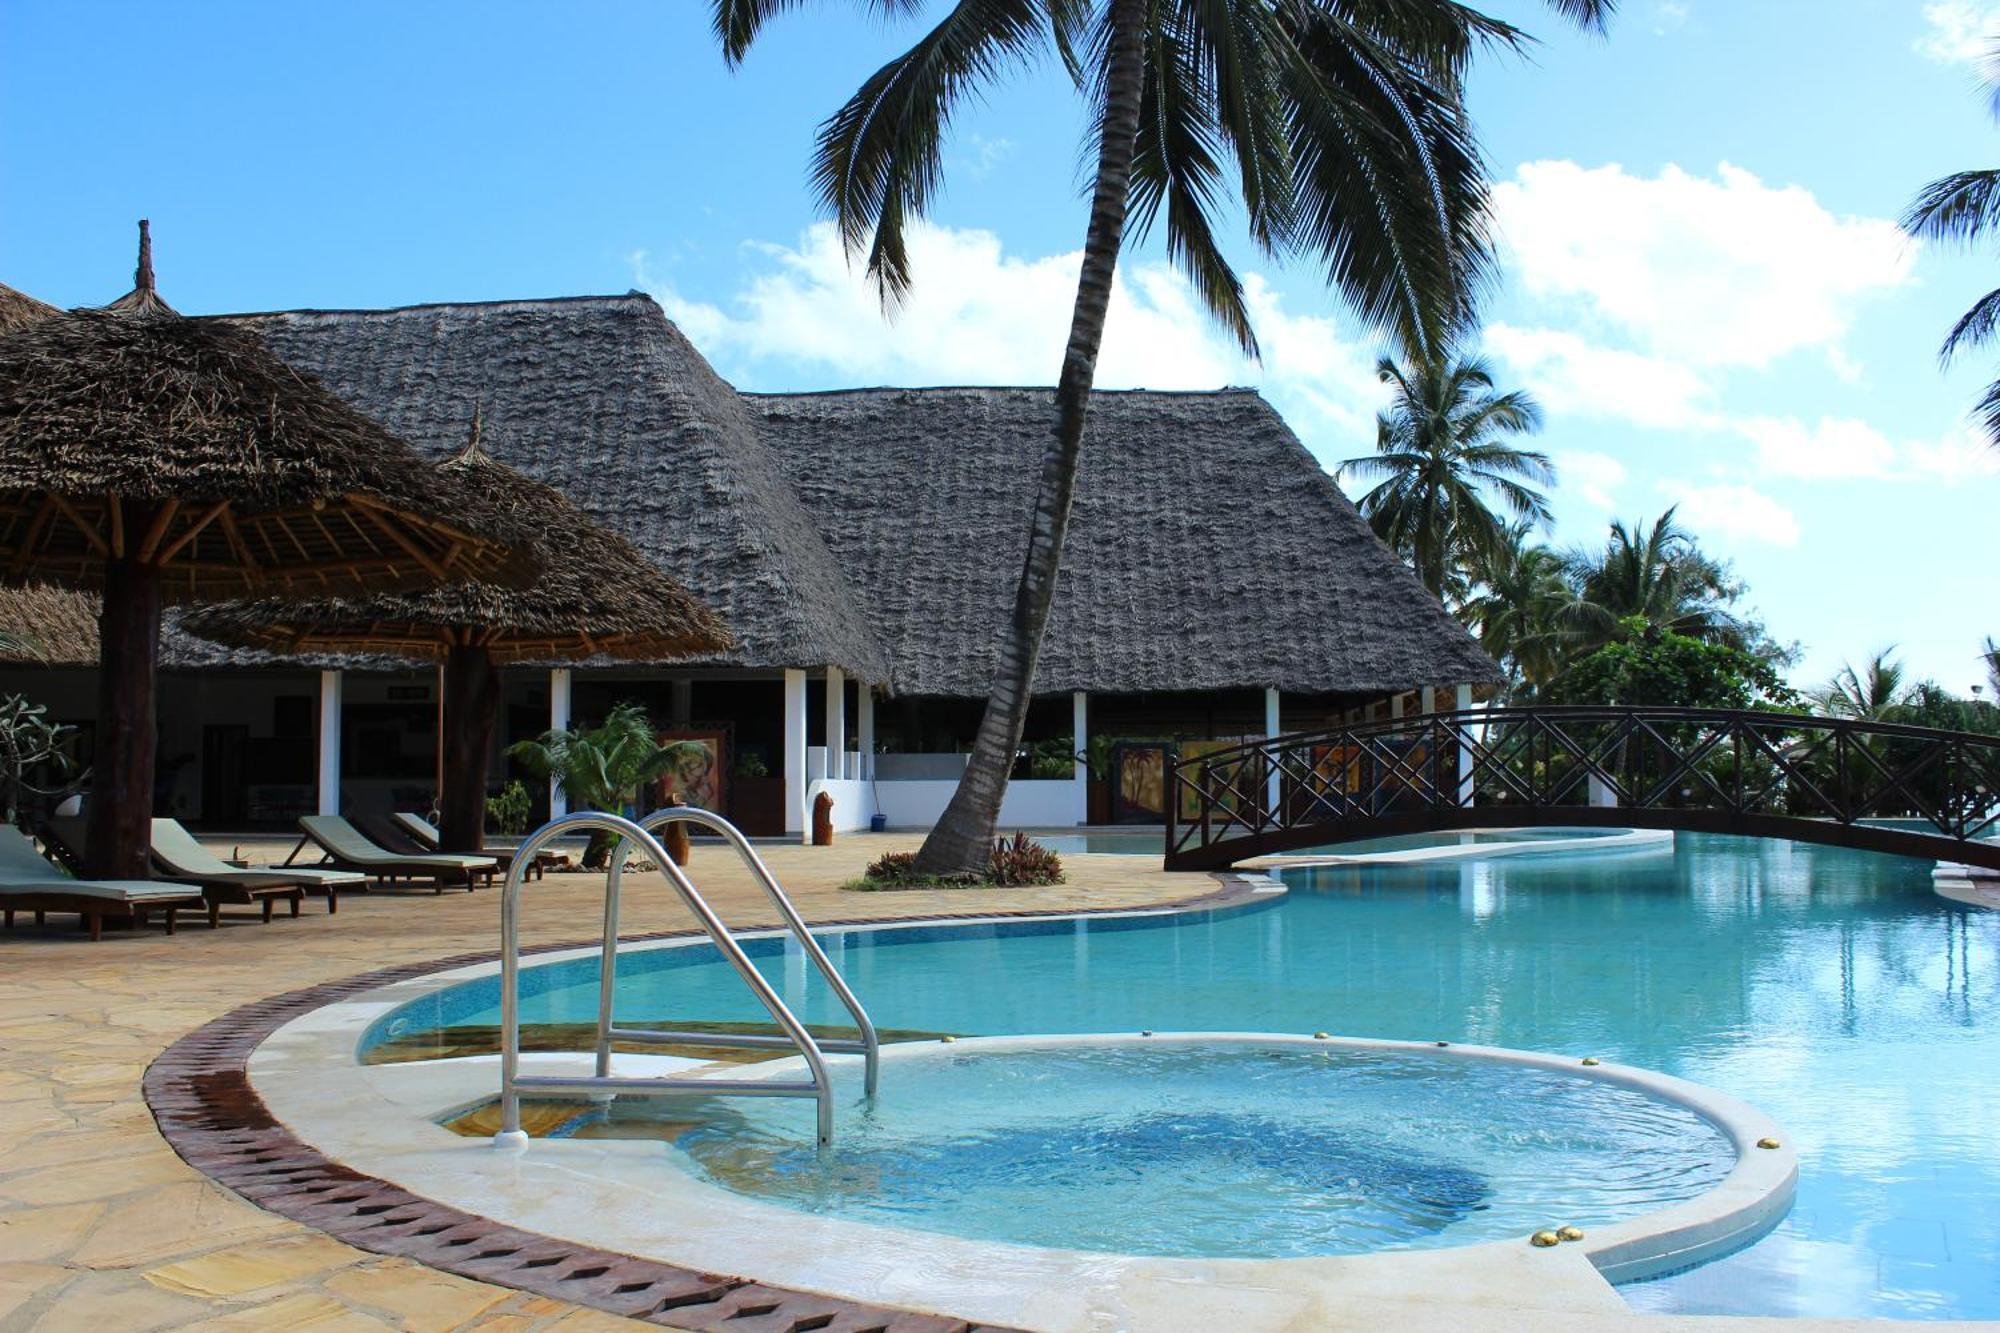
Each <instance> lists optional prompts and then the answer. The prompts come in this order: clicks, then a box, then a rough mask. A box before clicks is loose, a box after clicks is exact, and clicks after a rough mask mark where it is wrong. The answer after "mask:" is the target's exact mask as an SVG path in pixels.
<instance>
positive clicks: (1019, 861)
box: [986, 833, 1063, 888]
mask: <svg viewBox="0 0 2000 1333" xmlns="http://www.w3.org/2000/svg"><path fill="white" fill-rule="evenodd" d="M986 878H987V882H988V883H990V884H994V885H996V886H998V887H1000V888H1031V887H1035V886H1038V885H1043V884H1060V883H1062V882H1063V868H1062V858H1061V857H1060V856H1057V855H1056V854H1055V853H1054V852H1052V851H1050V850H1049V849H1048V848H1046V847H1044V846H1042V844H1040V843H1039V842H1036V841H1035V840H1034V839H1033V838H1030V837H1029V836H1028V835H1027V834H1025V833H1016V834H1015V835H1014V836H1013V838H1012V839H1008V838H1001V839H999V840H998V841H996V842H995V843H994V844H993V856H992V858H991V860H989V861H988V863H987V873H986Z"/></svg>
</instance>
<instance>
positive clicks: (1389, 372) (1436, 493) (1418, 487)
mask: <svg viewBox="0 0 2000 1333" xmlns="http://www.w3.org/2000/svg"><path fill="white" fill-rule="evenodd" d="M1375 374H1376V378H1378V379H1380V380H1381V381H1382V382H1383V383H1384V384H1388V385H1391V386H1393V388H1392V396H1391V399H1390V403H1389V407H1388V409H1387V410H1386V411H1384V412H1383V413H1382V414H1381V415H1380V416H1378V417H1377V418H1376V421H1375V452H1374V453H1372V454H1368V455H1365V456H1363V457H1361V458H1350V459H1348V460H1347V461H1346V462H1345V463H1343V464H1342V465H1341V473H1342V475H1346V474H1348V473H1355V474H1359V475H1361V476H1369V475H1376V476H1380V477H1381V478H1382V480H1381V481H1380V482H1378V483H1377V484H1376V485H1375V487H1374V488H1373V489H1372V490H1370V491H1368V492H1367V494H1365V495H1363V496H1362V497H1361V500H1360V504H1359V508H1360V510H1361V513H1362V516H1363V517H1365V518H1366V519H1367V520H1368V523H1369V526H1370V527H1372V528H1374V529H1375V535H1376V536H1378V537H1380V538H1381V539H1382V540H1383V541H1384V542H1387V543H1388V544H1389V546H1390V548H1391V549H1392V550H1394V551H1396V552H1397V553H1398V554H1399V555H1401V556H1402V557H1403V558H1404V559H1405V560H1408V561H1409V562H1410V566H1411V568H1413V569H1415V570H1416V572H1417V578H1418V579H1420V580H1421V581H1422V582H1423V585H1424V586H1425V587H1426V588H1428V589H1430V591H1431V594H1432V595H1433V596H1435V597H1439V598H1443V599H1445V600H1447V601H1449V602H1451V603H1452V604H1454V605H1456V604H1457V603H1459V602H1462V601H1463V600H1464V599H1465V597H1466V596H1467V594H1468V593H1469V591H1470V588H1469V587H1468V585H1467V581H1466V579H1465V571H1466V570H1467V569H1469V568H1471V567H1473V566H1475V565H1477V564H1479V563H1481V562H1482V561H1485V560H1487V559H1490V558H1491V557H1493V556H1495V555H1496V554H1497V553H1498V552H1499V551H1500V548H1501V547H1502V546H1503V545H1504V544H1505V543H1506V542H1507V540H1508V536H1509V527H1508V523H1507V520H1506V519H1504V518H1502V517H1501V515H1499V514H1497V513H1495V512H1494V509H1493V505H1494V503H1495V502H1496V501H1497V502H1498V504H1499V505H1500V506H1501V507H1502V508H1504V509H1506V510H1507V511H1508V512H1509V513H1510V514H1512V515H1513V517H1514V518H1516V519H1521V520H1526V521H1528V522H1530V523H1534V524H1541V523H1546V522H1548V521H1549V503H1548V499H1547V497H1546V496H1544V495H1543V494H1542V493H1541V491H1539V490H1537V489H1536V487H1537V486H1547V485H1550V484H1552V483H1553V482H1554V481H1555V469H1553V468H1552V467H1550V465H1549V460H1548V457H1547V455H1545V454H1538V453H1533V452H1530V451H1528V450H1525V449H1517V448H1515V447H1514V446H1512V445H1510V444H1508V443H1507V439H1508V437H1509V436H1514V435H1531V434H1533V433H1534V432H1535V431H1537V430H1539V429H1540V428H1541V424H1542V410H1541V408H1540V407H1538V406H1537V405H1536V404H1535V400H1534V399H1532V398H1530V397H1529V396H1528V395H1527V394H1526V393H1524V392H1522V391H1520V390H1518V389H1516V390H1512V391H1510V392H1507V393H1501V392H1498V391H1497V390H1495V388H1494V387H1493V372H1492V370H1491V369H1490V368H1489V367H1488V366H1487V364H1486V363H1485V362H1484V361H1482V360H1480V359H1478V358H1476V357H1475V358H1460V357H1456V356H1439V357H1425V358H1422V359H1413V360H1412V361H1411V363H1410V364H1409V365H1408V366H1399V365H1397V364H1396V363H1395V362H1394V361H1393V360H1391V359H1390V358H1388V357H1386V356H1385V357H1383V358H1382V359H1381V360H1380V361H1378V362H1376V363H1375Z"/></svg>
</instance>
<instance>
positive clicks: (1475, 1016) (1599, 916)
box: [382, 834, 2000, 1319]
mask: <svg viewBox="0 0 2000 1333" xmlns="http://www.w3.org/2000/svg"><path fill="white" fill-rule="evenodd" d="M1289 882H1290V885H1291V889H1292V892H1291V893H1290V894H1289V895H1288V896H1287V898H1286V899H1285V900H1284V901H1283V902H1282V903H1280V904H1278V905H1275V906H1271V907H1267V908H1258V909H1251V910H1238V911H1234V912H1221V913H1210V914H1206V915H1203V916H1200V917H1195V918H1181V919H1179V922H1178V924H1159V923H1158V922H1157V921H1147V920H1143V919H1141V920H1132V919H1126V920H1118V921H1107V920H1097V921H1082V922H1074V923H1069V922H1064V923H1051V922H1018V923H1008V924H1003V925H996V926H974V927H966V926H957V927H949V928H918V929H904V930H887V931H877V932H872V933H871V932H838V933H832V934H829V935H827V936H826V937H825V939H826V942H827V945H828V948H829V951H830V952H831V953H832V954H833V956H834V959H835V961H836V962H837V963H838V964H839V965H840V966H841V968H842V969H843V970H844V971H845V973H846V974H847V976H848V977H849V978H850V979H851V981H852V982H853V984H854V987H855V989H856V990H857V991H858V992H859V994H860V995H861V996H862V997H863V998H864V999H865V1000H866V1001H867V1003H868V1005H869V1009H870V1012H871V1014H872V1016H873V1017H874V1019H875V1021H876V1022H877V1023H878V1024H879V1025H881V1026H883V1027H885V1028H890V1027H893V1028H903V1029H915V1030H927V1031H952V1032H960V1033H968V1034H1003V1033H1032V1032H1091V1031H1134V1030H1137V1029H1141V1028H1150V1029H1154V1030H1159V1031H1172V1030H1211V1031H1232V1030H1233V1031H1256V1030H1264V1031H1279V1032H1312V1031H1315V1030H1321V1029H1324V1030H1327V1031H1332V1032H1336V1033H1342V1034H1347V1035H1353V1036H1379V1037H1401V1038H1416V1039H1432V1038H1444V1039H1450V1040H1457V1041H1470V1042H1480V1043H1485V1044H1490V1045H1497V1046H1511V1047H1517V1048H1523V1049H1528V1050H1542V1051H1552V1052H1568V1053H1573V1054H1577V1055H1583V1054H1595V1055H1598V1056H1601V1057H1603V1058H1606V1059H1615V1060H1620V1061H1625V1062H1628V1063H1631V1064H1636V1065H1641V1066H1646V1067H1650V1068H1654V1069H1659V1070H1662V1071H1664V1072H1667V1073H1670V1074H1675V1075H1678V1076H1680V1077H1682V1078H1687V1079H1692V1080H1694V1081H1695V1082H1698V1083H1705V1084H1709V1085H1711V1086H1713V1087H1716V1088H1720V1089H1722V1090H1724V1091H1726V1092H1728V1093H1731V1094H1733V1095H1735V1096H1737V1097H1740V1098H1742V1099H1744V1100H1746V1101H1748V1102H1750V1103H1751V1104H1753V1105H1755V1106H1757V1107H1759V1108H1760V1109H1762V1110H1764V1111H1765V1112H1767V1113H1769V1114H1770V1115H1772V1116H1773V1117H1775V1118H1776V1119H1777V1120H1778V1122H1779V1123H1780V1124H1782V1125H1784V1126H1785V1127H1786V1128H1787V1130H1788V1131H1789V1133H1790V1135H1791V1137H1792V1140H1793V1143H1794V1145H1795V1146H1796V1148H1797V1149H1798V1153H1799V1158H1800V1182H1799V1192H1798V1201H1797V1203H1796V1205H1795V1206H1794V1208H1793V1209H1792V1212H1791V1214H1790V1215H1789V1217H1788V1218H1787V1219H1786V1220H1785V1222H1784V1223H1783V1224H1782V1225H1781V1226H1780V1227H1779V1228H1778V1229H1777V1230H1776V1231H1775V1232H1773V1233H1772V1234H1771V1235H1770V1236H1768V1237H1766V1238H1765V1239H1763V1240H1762V1241H1759V1242H1758V1243H1757V1244H1755V1245H1753V1246H1752V1247H1750V1248H1749V1249H1746V1250H1744V1251H1741V1252H1739V1253H1738V1254H1735V1255H1732V1256H1729V1257H1727V1258H1724V1259H1721V1260H1718V1261H1716V1262H1714V1263H1711V1264H1708V1265H1706V1266H1704V1267H1702V1268H1699V1269H1696V1270H1693V1271H1692V1272H1689V1273H1685V1274H1681V1275H1678V1276H1674V1277H1668V1278H1664V1279H1660V1280H1657V1281H1654V1282H1649V1283H1643V1284H1637V1285H1634V1286H1630V1287H1626V1288H1624V1291H1625V1294H1626V1296H1627V1298H1628V1300H1630V1301H1631V1303H1632V1304H1634V1305H1635V1306H1638V1307H1640V1308H1643V1309H1646V1310H1660V1311H1669V1310H1671V1311H1684V1312H1698V1313H1710V1312H1712V1313H1738V1314H1812V1315H1827V1316H1839V1315H1846V1316H1901V1317H1908V1318H1922V1317H1932V1318H1945V1317H1954V1318H1962V1319H1976V1318H2000V913H1993V912H1982V911H1979V910H1975V909H1964V908H1959V907H1956V906H1954V905H1952V904H1950V903H1948V902H1946V901H1944V900H1942V899H1940V898H1938V897H1937V896H1936V895H1934V894H1933V893H1932V892H1931V889H1930V882H1929V865H1928V863H1925V862H1917V861H1908V860H1903V859H1899V858H1893V857H1884V856H1878V855H1874V854H1870V853H1861V852H1848V851H1841V850H1836V849H1828V848H1815V847H1808V846H1805V845H1803V844H1793V843H1781V842H1770V841H1758V840H1738V839H1730V838H1717V837H1700V836H1692V835H1685V834H1684V835H1681V836H1680V838H1679V840H1678V843H1677V845H1676V847H1675V848H1674V849H1672V850H1668V849H1664V848H1662V849H1660V850H1658V851H1647V850H1644V849H1639V850H1627V851H1623V852H1606V853H1603V854H1588V855H1574V854H1573V855H1568V856H1561V857H1549V858H1546V859H1544V858H1539V857H1533V856H1513V857H1503V858H1496V859H1493V860H1490V861H1462V862H1451V863H1444V864H1437V863H1433V864H1430V865H1395V866H1381V865H1376V866H1369V867H1360V868H1351V867H1343V868H1338V869H1328V870H1316V871H1302V872H1295V873H1293V874H1292V875H1290V876H1289ZM527 910H528V911H530V912H532V911H533V910H534V907H533V898H532V893H531V896H530V898H529V900H528V904H527ZM704 953H705V950H669V951H660V952H657V953H654V954H652V955H651V956H650V957H647V958H646V960H645V962H644V963H641V962H640V960H639V958H638V957H633V958H629V959H628V960H627V962H626V963H625V964H623V965H622V970H621V985H620V1001H619V1014H620V1018H621V1021H628V1020H640V1021H650V1020H654V1019H666V1018H685V1019H722V1020H754V1019H756V1018H758V1017H759V1014H758V1012H757V1010H756V1009H755V1007H754V1002H753V1001H751V1000H749V998H748V996H747V993H745V992H744V991H743V990H742V987H741V986H740V983H737V982H736V981H735V980H734V978H733V977H732V976H731V975H730V974H728V972H727V969H726V968H725V967H724V966H722V965H721V964H719V963H717V962H715V961H713V960H712V959H704V958H703V957H702V955H703V954H704ZM758 964H759V966H760V968H762V969H764V970H765V971H766V972H767V974H768V975H769V976H770V977H771V978H772V980H773V981H774V982H775V983H776V984H777V985H778V986H779V988H780V990H781V991H782V993H784V994H785V995H786V997H787V998H788V1000H790V1001H792V1002H793V1003H794V1004H795V1005H797V1006H798V1007H799V1008H800V1009H801V1011H802V1012H803V1013H804V1014H805V1015H806V1016H807V1018H808V1020H809V1021H814V1022H826V1023H834V1022H838V1021H840V1020H841V1018H842V1015H840V1014H839V1013H838V1012H837V1011H836V1010H835V1009H834V1008H833V1007H831V1006H829V1004H828V1003H827V1000H828V997H827V995H826V994H825V993H824V989H823V987H821V986H819V985H817V984H814V983H812V982H811V981H810V980H809V979H808V976H807V969H806V968H805V967H804V966H803V960H802V958H801V956H800V955H799V954H798V953H797V952H796V951H795V950H794V951H791V952H787V951H786V950H784V949H783V947H782V946H781V945H778V944H777V943H776V942H772V943H771V944H769V945H767V946H765V947H764V948H763V949H762V950H761V951H760V957H759V960H758ZM527 976H528V978H529V984H528V985H527V986H525V987H524V990H526V991H528V992H531V993H530V994H529V995H528V998H527V999H526V1001H525V1003H524V1015H525V1017H526V1018H527V1020H528V1021H530V1022H549V1021H561V1022H588V1021H590V1020H592V1019H593V1018H594V1016H595V994H596V981H595V976H596V967H595V961H594V960H589V961H586V962H584V963H582V964H580V965H566V966H561V967H550V968H542V969H536V970H533V971H530V972H529V973H528V974H527ZM497 993H498V992H497V987H496V986H494V985H493V984H492V983H490V982H486V983H473V984H471V985H469V986H467V987H464V988H461V989H459V990H458V991H455V992H446V993H444V995H442V996H441V997H439V998H438V999H437V1000H436V1001H435V1003H433V1004H431V1005H430V1006H428V1007H426V1008H420V1009H413V1010H409V1011H404V1012H400V1013H398V1014H396V1015H392V1016H391V1017H390V1019H389V1020H387V1021H385V1023H384V1024H383V1025H382V1030H383V1034H384V1035H388V1032H389V1029H390V1028H391V1027H394V1028H395V1029H396V1030H397V1032H398V1033H400V1032H404V1031H407V1030H409V1029H412V1028H422V1027H425V1026H428V1025H444V1024H451V1023H466V1024H491V1023H492V1022H494V1021H496V1018H497V1011H496V1008H495V1005H496V1001H497ZM895 1095H896V1089H895V1087H894V1085H893V1083H885V1086H884V1096H885V1097H891V1098H893V1097H894V1096H895ZM788 1109H789V1111H790V1113H792V1114H796V1115H798V1116H800V1117H804V1116H806V1115H809V1110H808V1109H807V1108H806V1107H805V1106H804V1105H803V1104H801V1105H798V1106H792V1107H789V1108H788Z"/></svg>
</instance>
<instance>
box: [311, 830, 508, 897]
mask: <svg viewBox="0 0 2000 1333" xmlns="http://www.w3.org/2000/svg"><path fill="white" fill-rule="evenodd" d="M299 831H300V832H302V833H304V834H305V835H306V838H307V839H308V840H309V841H311V842H312V843H313V844H314V845H316V846H317V847H318V848H319V849H320V851H321V852H323V853H325V855H326V859H327V862H328V863H329V864H331V865H333V866H334V867H336V868H338V869H341V870H354V871H359V872H361V873H362V874H364V875H371V876H373V877H374V878H376V879H378V880H386V881H388V882H390V883H394V882H395V881H397V880H399V879H412V880H414V879H428V880H430V881H431V882H432V884H433V886H434V887H435V888H436V889H437V891H438V892H440V893H442V892H444V886H445V885H446V884H463V885H465V887H466V888H468V889H471V888H475V887H477V884H478V881H479V879H480V878H482V877H483V878H486V879H491V878H492V877H493V874H494V872H495V870H496V869H497V868H498V863H497V862H495V861H494V859H493V858H492V857H490V856H457V855H454V854H452V853H450V852H427V853H423V854H417V853H409V852H392V851H388V850H386V849H384V848H382V847H380V846H377V845H376V844H375V843H373V842H370V841H369V840H368V839H367V838H365V837H363V836H362V834H361V831H360V830H359V829H357V828H355V827H354V825H353V824H351V823H349V822H348V821H347V820H345V819H342V818H341V817H340V816H339V815H301V816H299Z"/></svg>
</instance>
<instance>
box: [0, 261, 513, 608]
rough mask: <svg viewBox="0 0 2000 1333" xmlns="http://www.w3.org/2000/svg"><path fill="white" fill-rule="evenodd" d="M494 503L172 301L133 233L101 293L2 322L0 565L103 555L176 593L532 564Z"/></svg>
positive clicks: (31, 567) (69, 575) (95, 568)
mask: <svg viewBox="0 0 2000 1333" xmlns="http://www.w3.org/2000/svg"><path fill="white" fill-rule="evenodd" d="M128 511H129V512H128ZM492 521H493V516H492V515H486V514H482V513H480V512H479V510H478V508H477V505H476V504H475V503H474V502H471V501H470V500H469V499H468V498H467V497H465V496H463V495H461V494H459V493H457V492H455V491H454V490H453V489H452V488H451V487H450V486H449V485H448V484H447V483H446V481H445V480H444V479H442V478H441V477H440V475H439V474H438V473H437V471H436V470H435V469H432V468H427V467H424V466H423V465H422V463H421V461H420V460H419V459H418V458H416V457H415V456H414V455H413V454H411V452H410V451H409V450H408V449H407V448H406V447H405V446H404V445H403V444H402V443H401V442H400V441H398V440H397V439H396V438H395V437H394V436H392V435H390V434H389V433H388V432H387V431H386V430H384V429H383V428H382V427H381V426H380V425H378V424H376V423H375V422H373V421H371V420H369V419H368V418H367V417H365V416H363V415H361V414H360V413H359V412H356V411H355V410H354V409H353V408H351V407H349V406H348V405H347V404H346V403H344V402H342V401H341V400H340V399H339V398H337V397H335V396H334V395H333V394H331V393H329V392H328V391H327V389H326V387H325V386H324V385H322V384H320V383H319V382H318V381H317V380H315V379H314V378H313V377H312V376H311V375H309V374H305V373H302V372H301V371H299V370H298V369H296V368H294V367H292V366H290V365H288V364H286V363H285V362H283V361H281V360H279V359H278V358H277V357H275V356H273V355H272V354H271V352H270V351H269V349H267V348H266V347H265V346H264V344H263V342H262V341H261V340H260V339H258V338H257V336H256V335H255V334H254V333H251V332H248V331H246V330H244V329H240V328H236V327H233V326H230V325H227V324H221V323H216V322H213V321H197V320H189V319H183V318H181V317H180V316H178V315H176V314H174V313H173V312H172V311H171V310H169V309H168V308H167V307H166V306H165V304H164V303H163V302H161V301H159V300H158V298H157V296H156V295H155V294H154V293H153V292H152V291H151V263H150V255H149V254H148V253H146V252H145V250H144V249H142V252H141V257H140V267H139V284H138V286H137V287H135V288H134V290H133V292H132V293H131V294H130V295H128V296H127V297H125V298H122V299H121V300H120V301H119V302H116V303H114V304H113V306H112V307H109V308H107V309H106V310H102V311H90V310H78V311H71V312H67V313H59V314H53V315H45V316H43V317H41V318H38V319H33V320H31V321H29V322H27V323H25V324H21V325H19V326H18V327H15V328H13V329H12V330H10V331H8V332H6V333H4V334H0V582H4V583H7V584H13V585H19V584H22V583H33V582H56V583H63V584H66V585H69V586H75V587H83V588H94V587H97V586H99V585H100V584H101V583H102V578H103V568H104V562H105V560H106V559H107V558H109V557H112V556H127V557H132V558H136V559H139V560H141V561H146V562H150V563H154V564H157V565H159V566H160V567H161V568H162V577H161V584H160V593H161V597H162V599H163V600H165V601H168V602H188V601H213V600H218V599H220V598H225V597H232V596H234V597H240V596H243V595H245V594H246V593H249V594H254V593H258V592H265V591H271V590H279V589H284V590H291V591H303V592H320V593H341V592H348V591H371V592H372V591H375V590H378V589H383V588H398V587H413V586H423V585H425V584H428V583H431V582H435V581H436V580H437V579H439V578H447V577H451V578H457V577H471V576H475V575H477V576H483V577H489V578H495V579H498V580H500V581H503V582H518V581H521V580H523V579H526V578H528V577H531V576H532V574H533V563H532V561H531V560H530V559H528V558H527V557H526V556H525V554H522V555H517V554H516V553H515V552H514V551H512V550H511V549H510V548H509V547H508V546H507V545H506V544H505V543H504V541H502V540H496V538H495V537H494V536H493V535H492V532H491V524H492Z"/></svg>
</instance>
